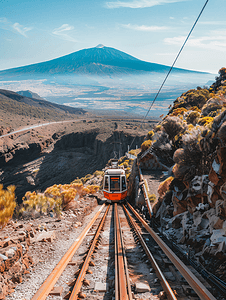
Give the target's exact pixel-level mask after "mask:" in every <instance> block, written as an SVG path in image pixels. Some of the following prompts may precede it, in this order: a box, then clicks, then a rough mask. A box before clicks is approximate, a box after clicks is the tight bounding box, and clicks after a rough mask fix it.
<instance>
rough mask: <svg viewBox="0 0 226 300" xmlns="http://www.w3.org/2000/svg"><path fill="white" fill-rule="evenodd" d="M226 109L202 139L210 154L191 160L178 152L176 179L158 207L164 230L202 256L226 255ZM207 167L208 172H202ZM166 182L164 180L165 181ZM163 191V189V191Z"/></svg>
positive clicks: (181, 152) (157, 216) (183, 153)
mask: <svg viewBox="0 0 226 300" xmlns="http://www.w3.org/2000/svg"><path fill="white" fill-rule="evenodd" d="M225 118H226V111H224V112H223V113H222V114H220V115H219V116H218V117H216V118H215V119H214V122H213V125H212V131H211V132H210V133H209V134H208V135H207V136H206V137H205V138H204V139H203V140H202V141H201V142H202V143H200V145H201V146H202V147H203V148H202V151H203V153H204V154H205V153H209V158H210V157H211V160H210V159H209V158H208V159H209V160H207V162H206V165H205V166H204V168H203V169H201V168H200V166H201V165H202V164H203V158H202V161H200V163H199V164H197V163H195V164H194V165H192V163H190V165H189V164H188V161H189V159H190V158H191V156H190V154H189V153H188V154H189V155H187V154H186V153H187V152H186V150H185V149H183V148H178V149H177V150H176V151H175V152H174V156H173V159H174V162H175V163H176V165H175V166H174V168H173V170H172V171H173V175H174V178H175V179H174V180H173V181H172V182H171V184H170V185H169V186H168V187H167V190H166V191H165V190H164V194H163V195H162V194H161V193H160V195H159V200H158V203H157V204H156V205H155V207H154V213H155V217H156V218H158V219H159V221H160V223H161V226H162V230H164V231H165V233H166V234H167V235H169V237H170V238H171V239H174V240H176V241H177V243H180V244H186V245H187V246H188V247H190V248H191V249H193V251H194V254H196V255H197V256H196V257H199V259H201V258H202V259H203V260H205V258H207V257H216V258H218V259H220V260H223V259H224V260H225V259H226V137H225V126H226V123H225V122H226V121H225ZM188 158H189V159H188ZM200 170H201V171H203V170H206V171H207V173H206V174H204V175H200V174H199V173H200V172H201V171H200ZM163 186H164V184H163ZM160 192H161V191H160Z"/></svg>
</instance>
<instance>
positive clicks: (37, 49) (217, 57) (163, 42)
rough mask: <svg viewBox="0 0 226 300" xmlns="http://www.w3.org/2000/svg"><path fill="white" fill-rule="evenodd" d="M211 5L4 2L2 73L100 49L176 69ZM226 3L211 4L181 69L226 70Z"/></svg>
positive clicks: (184, 1) (183, 0)
mask: <svg viewBox="0 0 226 300" xmlns="http://www.w3.org/2000/svg"><path fill="white" fill-rule="evenodd" d="M205 1H206V0H122V1H114V0H112V1H103V0H64V1H62V0H54V1H53V0H35V1H31V0H29V1H28V0H27V1H23V0H1V1H0V40H1V47H0V70H4V69H8V68H13V67H18V66H23V65H28V64H32V63H37V62H41V61H46V60H50V59H53V58H56V57H60V56H63V55H66V54H69V53H72V52H75V51H78V50H80V49H84V48H91V47H95V46H96V45H98V44H104V45H105V46H109V47H113V48H116V49H118V50H121V51H124V52H126V53H128V54H130V55H133V56H135V57H137V58H139V59H142V60H145V61H149V62H155V63H160V64H166V65H171V64H172V62H173V60H174V58H175V56H176V54H177V53H178V51H179V49H180V47H181V45H182V43H183V41H184V40H185V38H186V35H187V34H188V32H189V31H190V29H191V27H192V25H193V23H194V21H195V19H196V18H197V16H198V14H199V12H200V10H201V8H202V6H203V5H204V3H205ZM225 13H226V1H225V0H209V3H208V4H207V6H206V8H205V10H204V12H203V15H202V16H201V19H200V21H199V23H198V24H197V26H196V28H195V30H194V32H193V34H192V36H191V38H190V40H189V42H188V44H187V45H186V47H185V49H184V51H183V52H182V54H181V56H180V58H179V60H178V62H177V63H176V66H177V67H181V68H186V69H192V70H200V71H209V72H215V73H216V72H217V71H218V70H219V69H220V68H221V67H226V55H225V52H226V51H225V49H226V18H225Z"/></svg>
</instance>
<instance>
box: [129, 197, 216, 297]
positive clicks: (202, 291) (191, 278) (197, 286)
mask: <svg viewBox="0 0 226 300" xmlns="http://www.w3.org/2000/svg"><path fill="white" fill-rule="evenodd" d="M128 206H129V208H130V209H131V211H132V212H133V213H134V215H135V216H136V217H137V218H138V220H139V221H140V222H141V223H142V225H143V227H144V228H145V229H146V230H147V231H148V232H149V233H150V235H151V236H152V238H153V239H154V240H155V242H156V243H157V244H158V245H159V247H160V248H161V249H162V251H163V252H164V253H165V254H166V255H167V256H168V258H169V259H170V260H171V262H172V263H173V264H174V266H175V267H176V268H177V269H178V271H179V272H180V273H181V275H182V276H183V277H184V278H185V279H186V280H187V282H188V283H189V285H190V286H191V288H192V289H193V290H194V291H195V292H196V294H197V295H198V296H199V297H200V299H201V300H216V298H215V297H214V296H213V295H212V294H211V293H210V292H209V291H208V289H207V288H206V287H205V286H204V285H203V284H202V283H201V282H200V280H199V279H198V278H197V277H196V276H195V275H194V274H193V273H192V272H191V271H190V270H189V269H188V268H187V267H186V265H185V264H184V263H183V262H182V261H181V260H180V259H179V257H178V256H176V255H175V254H174V253H173V251H172V250H171V249H170V248H169V247H168V246H167V245H166V244H165V243H164V242H163V241H162V239H161V238H160V237H159V236H158V235H157V234H156V233H155V232H154V231H153V230H152V229H151V227H149V226H148V224H147V223H146V222H145V221H144V219H143V218H142V217H141V216H140V215H139V214H138V213H137V212H136V211H135V209H134V208H133V207H132V206H131V205H130V204H129V203H128Z"/></svg>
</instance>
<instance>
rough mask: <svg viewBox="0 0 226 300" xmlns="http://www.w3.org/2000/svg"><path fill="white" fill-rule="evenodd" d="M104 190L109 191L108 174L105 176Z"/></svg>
mask: <svg viewBox="0 0 226 300" xmlns="http://www.w3.org/2000/svg"><path fill="white" fill-rule="evenodd" d="M104 190H106V191H109V184H108V176H104Z"/></svg>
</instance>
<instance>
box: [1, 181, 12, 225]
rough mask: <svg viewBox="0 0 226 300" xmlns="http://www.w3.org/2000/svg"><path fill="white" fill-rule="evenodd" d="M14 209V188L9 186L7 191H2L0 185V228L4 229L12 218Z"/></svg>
mask: <svg viewBox="0 0 226 300" xmlns="http://www.w3.org/2000/svg"><path fill="white" fill-rule="evenodd" d="M15 207H16V201H15V186H13V185H10V186H8V187H7V190H4V189H3V185H2V184H0V226H1V227H4V226H5V225H6V224H7V223H8V221H9V220H10V219H11V218H12V216H13V212H14V209H15Z"/></svg>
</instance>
